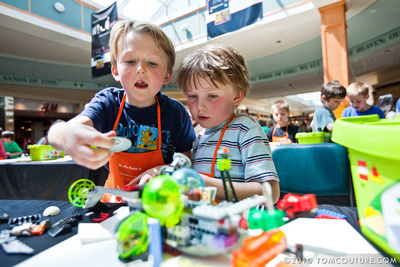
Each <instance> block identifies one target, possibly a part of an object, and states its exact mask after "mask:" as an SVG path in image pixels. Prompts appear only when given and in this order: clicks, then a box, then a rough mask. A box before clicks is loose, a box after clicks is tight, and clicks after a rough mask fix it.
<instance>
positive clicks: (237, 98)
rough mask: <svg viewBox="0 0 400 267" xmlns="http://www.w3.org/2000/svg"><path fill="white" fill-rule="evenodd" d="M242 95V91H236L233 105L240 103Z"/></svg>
mask: <svg viewBox="0 0 400 267" xmlns="http://www.w3.org/2000/svg"><path fill="white" fill-rule="evenodd" d="M243 95H244V92H243V91H239V92H237V93H236V95H235V97H234V98H233V105H234V106H237V105H239V104H240V102H241V101H242V99H243Z"/></svg>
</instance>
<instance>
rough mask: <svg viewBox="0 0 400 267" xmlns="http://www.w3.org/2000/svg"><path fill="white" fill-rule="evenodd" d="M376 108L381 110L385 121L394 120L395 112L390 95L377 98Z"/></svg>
mask: <svg viewBox="0 0 400 267" xmlns="http://www.w3.org/2000/svg"><path fill="white" fill-rule="evenodd" d="M376 106H377V107H378V108H380V109H381V110H382V112H383V115H385V118H386V119H395V118H396V112H395V111H394V110H395V106H394V99H393V95H392V94H386V95H381V96H380V97H379V98H378V102H377V103H376Z"/></svg>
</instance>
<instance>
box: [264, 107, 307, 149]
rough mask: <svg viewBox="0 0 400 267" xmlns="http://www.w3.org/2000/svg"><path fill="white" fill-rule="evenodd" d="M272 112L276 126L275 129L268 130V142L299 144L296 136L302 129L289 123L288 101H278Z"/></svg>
mask: <svg viewBox="0 0 400 267" xmlns="http://www.w3.org/2000/svg"><path fill="white" fill-rule="evenodd" d="M271 112H272V116H273V117H274V120H275V121H276V124H275V127H273V128H269V129H268V132H267V137H268V141H269V142H274V143H279V144H293V143H298V141H297V139H296V138H295V136H296V133H298V132H300V127H299V126H297V125H294V124H288V123H287V119H288V117H289V115H290V110H289V104H288V103H287V102H286V101H283V100H278V101H276V102H275V103H274V104H273V105H272V106H271Z"/></svg>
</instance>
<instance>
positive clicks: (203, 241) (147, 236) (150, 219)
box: [68, 151, 316, 266]
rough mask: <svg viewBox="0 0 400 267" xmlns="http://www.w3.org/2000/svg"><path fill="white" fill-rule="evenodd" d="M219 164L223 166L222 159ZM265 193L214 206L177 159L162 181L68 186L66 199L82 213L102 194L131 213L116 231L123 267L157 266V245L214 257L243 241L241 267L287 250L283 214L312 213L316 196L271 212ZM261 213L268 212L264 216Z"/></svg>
mask: <svg viewBox="0 0 400 267" xmlns="http://www.w3.org/2000/svg"><path fill="white" fill-rule="evenodd" d="M228 152H229V151H222V152H221V154H224V156H226V155H227V154H228ZM223 159H224V160H227V158H226V157H223ZM224 164H225V165H224V167H223V170H222V171H223V172H225V173H224V177H225V178H226V179H225V180H227V181H225V182H228V183H227V184H226V185H225V192H226V193H228V192H229V191H230V192H232V193H233V188H232V187H231V186H232V185H231V183H230V177H229V174H228V171H229V162H226V161H225V162H224ZM229 187H231V188H229ZM263 188H264V194H263V196H258V195H255V196H253V197H251V198H247V199H244V200H241V201H237V202H229V201H221V202H219V203H218V200H217V199H215V195H216V188H213V187H205V185H204V181H203V180H202V178H201V176H200V175H199V174H198V173H197V172H196V171H194V170H193V169H191V168H190V160H189V159H188V158H187V157H186V156H184V155H183V154H179V153H176V155H175V156H174V160H173V162H172V163H171V165H170V166H168V167H165V168H163V169H162V170H160V175H159V176H157V177H155V178H154V179H153V180H151V181H150V182H149V183H147V184H146V185H145V186H133V187H129V188H124V190H119V189H111V188H104V187H102V186H95V185H94V184H93V183H92V182H90V181H89V180H85V179H82V180H79V181H77V182H75V183H74V184H73V185H72V186H71V188H70V190H69V193H68V194H69V199H70V202H71V203H72V204H73V205H75V206H78V207H83V208H91V207H93V206H95V205H96V204H98V202H99V201H100V199H101V198H102V196H103V194H104V193H109V194H114V195H117V196H120V197H121V198H122V199H123V200H124V201H126V202H127V204H128V206H129V207H130V208H131V211H132V213H131V214H130V215H129V216H128V217H126V218H125V219H124V220H123V221H121V222H120V223H119V226H118V229H117V230H116V239H117V241H118V248H117V251H118V254H119V258H120V259H121V260H122V261H124V262H130V261H136V260H138V261H140V260H141V261H146V260H147V261H152V264H151V265H153V266H159V264H160V262H161V259H162V245H161V242H162V243H163V244H164V245H167V246H168V247H170V248H172V249H174V250H177V251H179V252H180V253H185V254H189V255H196V256H210V255H216V254H220V253H224V252H229V251H233V250H234V249H237V248H238V247H240V246H241V242H238V241H239V240H241V239H240V237H243V238H245V239H244V240H243V247H242V248H240V249H237V250H236V251H234V252H233V254H232V265H233V266H244V265H242V263H244V262H253V261H257V260H258V261H260V259H258V256H257V257H256V256H254V255H259V254H258V252H257V251H258V250H260V249H262V250H264V249H266V248H268V247H270V248H271V247H274V249H273V250H271V253H269V254H268V255H269V256H268V257H267V256H266V257H264V258H263V259H262V260H261V262H265V261H266V260H267V261H269V260H270V259H272V258H273V257H274V256H275V255H277V254H279V253H281V252H283V251H284V250H285V249H286V242H285V240H286V239H285V236H284V234H283V233H282V232H281V231H280V230H278V229H279V227H280V226H281V225H283V224H284V221H283V217H285V216H286V215H285V212H284V211H286V213H287V214H288V215H289V217H291V216H292V215H293V216H294V215H295V214H297V213H300V212H306V210H307V209H309V210H311V209H314V208H316V201H315V196H314V200H312V197H309V196H301V197H300V196H295V195H291V196H288V197H287V198H284V199H282V200H281V201H280V203H281V205H279V203H278V207H280V209H281V210H275V209H274V208H273V203H272V191H271V188H270V186H269V184H268V183H265V184H264V185H263ZM126 190H131V191H126ZM232 195H233V196H234V194H232ZM234 200H236V198H235V197H234ZM298 202H303V204H299V203H298ZM304 203H306V204H304ZM256 207H257V209H255V210H251V209H252V208H256ZM259 207H266V210H265V211H264V210H263V208H259ZM249 210H250V212H249ZM154 222H156V223H154ZM247 228H250V229H260V230H261V232H262V234H260V235H259V236H257V237H254V236H251V237H246V236H248V232H249V231H248V229H247ZM161 236H162V239H161ZM153 238H155V240H153ZM243 238H242V239H243ZM260 240H264V241H268V240H269V241H268V242H266V243H265V242H264V241H262V242H261V241H260ZM260 242H261V243H262V247H260V245H261V243H260ZM265 246H266V247H265ZM164 247H165V246H164ZM251 255H252V256H251ZM255 266H258V265H255Z"/></svg>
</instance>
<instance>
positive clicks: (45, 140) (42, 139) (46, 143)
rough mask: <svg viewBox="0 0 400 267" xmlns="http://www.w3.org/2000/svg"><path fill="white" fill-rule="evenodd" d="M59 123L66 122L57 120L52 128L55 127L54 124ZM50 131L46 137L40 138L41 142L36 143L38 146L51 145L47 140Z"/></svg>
mask: <svg viewBox="0 0 400 267" xmlns="http://www.w3.org/2000/svg"><path fill="white" fill-rule="evenodd" d="M59 122H65V121H64V120H61V119H57V120H55V121H53V123H52V124H51V126H53V125H54V124H56V123H59ZM48 133H49V132H48V131H47V132H46V135H45V136H43V137H42V138H40V139H39V141H38V142H37V143H36V144H37V145H46V146H47V145H49V140H48V139H47V135H48Z"/></svg>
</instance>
